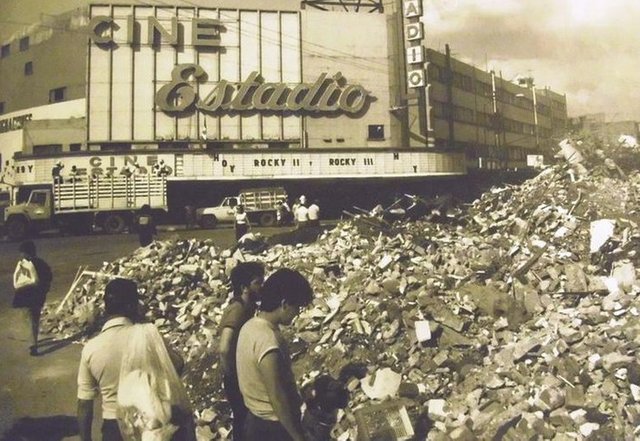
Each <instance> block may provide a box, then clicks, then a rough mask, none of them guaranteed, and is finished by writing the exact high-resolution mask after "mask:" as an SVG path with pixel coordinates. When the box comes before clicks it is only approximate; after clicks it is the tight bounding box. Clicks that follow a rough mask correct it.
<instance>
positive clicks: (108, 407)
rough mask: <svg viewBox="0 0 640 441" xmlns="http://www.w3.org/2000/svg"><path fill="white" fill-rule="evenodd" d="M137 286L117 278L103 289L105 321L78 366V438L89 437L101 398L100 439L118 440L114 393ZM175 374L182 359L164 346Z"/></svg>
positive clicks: (86, 439)
mask: <svg viewBox="0 0 640 441" xmlns="http://www.w3.org/2000/svg"><path fill="white" fill-rule="evenodd" d="M138 300H139V296H138V286H137V285H136V283H135V282H134V281H132V280H129V279H122V278H117V279H113V280H111V281H110V282H109V283H107V286H106V287H105V291H104V310H105V316H106V322H105V324H104V326H103V327H102V330H101V331H100V334H98V335H97V336H95V337H93V338H92V339H90V340H89V341H88V342H87V344H86V345H85V347H84V348H83V349H82V355H81V356H80V367H79V369H78V431H79V435H80V440H81V441H89V440H91V425H92V420H93V401H94V399H95V398H97V396H98V394H100V396H101V397H102V441H122V439H123V438H122V434H121V433H120V428H119V427H118V421H117V419H116V410H117V393H118V384H119V379H120V365H121V361H122V355H123V353H124V351H125V349H126V347H127V341H128V337H129V333H130V331H131V329H132V324H133V323H135V322H137V321H139V318H140V317H139V316H140V314H139V303H138ZM167 351H168V352H169V356H170V357H171V361H172V362H173V364H174V366H175V367H176V370H177V371H178V373H179V372H180V371H181V370H182V367H183V365H184V363H183V361H182V358H181V357H180V355H178V354H177V353H176V352H174V351H172V350H171V349H170V348H169V347H168V346H167Z"/></svg>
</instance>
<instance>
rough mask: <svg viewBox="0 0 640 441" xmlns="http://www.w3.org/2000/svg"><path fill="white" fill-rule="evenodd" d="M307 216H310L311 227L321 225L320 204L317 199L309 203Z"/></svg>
mask: <svg viewBox="0 0 640 441" xmlns="http://www.w3.org/2000/svg"><path fill="white" fill-rule="evenodd" d="M307 216H308V217H309V226H310V227H319V226H320V206H319V205H318V200H317V199H314V200H313V203H312V204H311V205H309V208H308V209H307Z"/></svg>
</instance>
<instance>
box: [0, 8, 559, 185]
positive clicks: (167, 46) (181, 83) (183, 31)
mask: <svg viewBox="0 0 640 441" xmlns="http://www.w3.org/2000/svg"><path fill="white" fill-rule="evenodd" d="M318 3H319V1H318V0H309V1H306V2H302V7H300V6H296V7H295V8H290V7H289V8H287V7H281V8H278V9H271V10H270V9H258V8H256V9H247V8H242V9H241V8H237V7H234V6H233V2H231V4H229V2H227V3H225V5H226V6H224V7H222V6H221V7H216V6H215V5H210V4H209V2H207V5H206V6H204V5H203V6H198V5H196V4H194V5H193V6H167V4H166V2H163V3H162V4H158V5H147V4H143V5H141V4H135V5H134V4H131V5H125V4H117V5H116V4H114V5H108V4H102V5H92V6H90V7H88V8H87V9H80V10H77V11H74V12H73V13H67V14H63V15H61V16H59V17H57V18H55V19H51V20H49V21H48V22H47V23H43V24H40V25H38V26H33V27H31V28H30V29H29V30H27V31H25V33H24V34H23V35H19V36H17V38H15V39H13V40H11V41H9V42H6V43H5V44H4V45H3V46H2V53H1V58H0V155H1V157H0V165H1V167H2V168H1V169H0V175H1V176H2V179H3V180H4V182H10V183H12V184H15V185H44V184H46V183H47V182H49V181H50V180H51V169H52V167H53V165H54V164H55V163H56V162H58V161H60V160H62V161H63V162H64V164H65V165H66V169H67V170H68V169H69V168H70V167H71V166H76V169H77V170H79V172H80V173H81V174H86V175H91V174H109V173H112V174H113V173H117V172H118V170H120V168H122V167H123V166H125V165H126V164H130V163H136V164H137V165H141V166H142V167H141V168H140V169H141V170H143V172H148V171H149V170H150V169H151V167H152V166H153V164H155V163H157V162H159V161H163V162H164V163H165V164H168V166H169V168H170V170H171V177H170V179H172V180H173V181H175V182H199V183H202V182H218V183H220V182H232V181H233V182H244V181H248V180H256V179H258V180H263V181H274V182H275V181H278V182H296V183H298V184H299V183H300V182H302V181H305V180H313V181H315V182H320V181H327V180H333V181H335V180H349V179H351V180H363V179H364V180H372V179H385V178H391V179H396V180H398V179H400V180H402V179H414V180H415V179H430V178H434V177H442V176H449V177H455V176H461V175H464V174H465V173H466V170H467V167H468V166H469V167H477V168H489V169H493V168H516V167H521V166H522V165H524V162H525V161H524V159H525V156H526V154H528V153H535V152H536V149H537V147H538V146H540V145H542V144H544V143H546V142H548V141H549V139H550V138H551V136H552V134H553V132H554V130H559V129H560V128H561V127H562V126H563V125H564V122H563V121H564V119H566V100H565V98H564V96H562V95H559V94H555V93H553V92H551V91H550V90H548V89H542V90H540V89H536V88H534V87H533V85H530V87H521V86H519V85H517V84H514V83H512V82H508V81H505V80H503V79H502V78H500V76H499V75H496V74H494V73H491V72H484V71H482V70H480V69H477V68H475V67H473V66H470V65H468V64H464V63H462V62H460V61H458V60H455V59H453V58H451V57H448V56H447V55H446V54H441V53H439V52H437V51H434V50H428V51H426V60H425V61H428V65H427V66H426V72H427V75H426V78H427V84H426V87H425V88H423V91H422V92H420V90H419V89H415V88H410V87H408V84H407V83H408V80H407V74H408V72H407V71H408V70H409V68H408V67H407V65H406V63H405V46H406V45H407V43H406V41H405V37H404V33H403V30H404V26H405V22H406V16H407V14H406V13H405V12H406V11H403V10H399V11H390V12H387V13H384V12H383V3H382V2H377V1H371V2H370V5H369V7H370V9H371V10H368V9H367V8H365V7H362V8H360V7H356V8H352V10H351V11H348V12H346V11H324V10H318V9H316V8H314V7H313V6H317V4H318ZM354 3H355V2H354ZM347 9H348V8H347ZM356 11H360V12H356ZM371 12H373V13H371ZM403 15H404V16H405V17H404V19H405V20H403ZM328 24H330V25H328ZM371 30H375V32H372V31H371ZM420 93H422V98H421V99H420ZM534 104H535V105H534ZM416 121H417V122H416ZM200 188H201V187H200Z"/></svg>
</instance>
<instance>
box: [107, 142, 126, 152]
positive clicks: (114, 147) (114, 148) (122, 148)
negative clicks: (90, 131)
mask: <svg viewBox="0 0 640 441" xmlns="http://www.w3.org/2000/svg"><path fill="white" fill-rule="evenodd" d="M100 150H101V151H103V152H126V151H129V150H131V144H129V143H124V142H123V143H118V142H112V143H108V144H100Z"/></svg>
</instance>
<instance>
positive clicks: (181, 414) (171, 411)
mask: <svg viewBox="0 0 640 441" xmlns="http://www.w3.org/2000/svg"><path fill="white" fill-rule="evenodd" d="M19 249H20V251H21V252H22V258H21V259H20V261H19V262H18V265H17V266H16V271H15V274H14V288H15V298H14V302H13V306H14V307H15V308H21V309H24V310H25V311H26V312H27V315H28V316H29V320H30V324H31V329H32V335H33V345H32V346H31V348H30V352H31V355H37V352H38V333H39V318H40V311H41V310H42V307H43V305H44V302H45V299H46V295H47V292H48V290H49V287H50V285H51V280H52V274H51V269H50V268H49V266H48V265H47V264H46V262H45V261H44V260H42V259H40V258H39V257H37V254H36V250H35V245H34V244H33V242H31V241H27V242H24V243H22V244H21V245H20V248H19ZM265 274H266V271H265V267H264V266H263V265H262V264H261V263H259V262H240V263H238V264H237V265H236V266H235V267H234V268H233V269H232V271H231V272H230V275H229V279H230V282H231V283H230V285H231V293H230V294H231V295H230V297H231V299H230V301H229V303H228V305H227V307H226V309H225V310H224V312H223V316H222V319H221V321H220V323H219V325H218V326H219V341H218V345H217V347H218V352H219V356H220V366H221V369H222V373H223V378H224V380H223V385H224V393H225V396H226V398H227V400H228V402H229V405H230V407H231V409H232V416H233V431H232V435H233V440H234V441H253V440H260V441H289V440H294V441H305V440H307V441H315V439H314V438H313V437H311V436H310V435H309V433H312V432H313V430H312V428H305V427H303V415H302V414H301V405H302V398H301V395H300V393H299V389H298V387H297V385H296V382H295V378H294V375H293V372H292V369H291V356H290V354H289V352H288V349H287V346H288V342H287V341H286V339H285V338H284V337H283V335H282V334H281V332H280V327H281V326H288V325H290V324H291V323H292V321H293V320H294V319H295V317H296V316H297V315H299V314H300V312H301V311H302V309H303V308H304V307H306V306H307V305H309V304H310V303H311V302H312V300H313V290H312V288H311V286H310V284H309V282H308V281H307V279H306V278H305V277H304V276H303V275H302V274H301V273H299V272H297V271H294V270H291V269H286V268H281V269H278V270H276V271H275V272H273V273H272V274H271V275H269V277H267V278H266V279H265ZM103 301H104V305H103V306H104V316H105V317H104V325H103V326H102V329H101V331H100V332H99V334H98V335H96V336H94V337H93V338H91V339H90V340H89V341H88V342H87V344H86V345H85V346H84V348H83V350H82V353H81V357H80V362H79V368H78V376H77V384H78V388H77V400H78V406H77V409H78V430H79V435H80V439H81V440H82V441H88V440H91V439H92V435H91V434H92V425H93V421H94V419H95V418H94V401H95V400H96V399H98V398H99V399H100V401H101V409H102V412H101V413H102V414H101V420H102V427H101V433H102V440H103V441H122V440H128V441H129V440H136V441H141V440H143V439H158V440H166V441H169V440H173V441H178V440H180V441H182V440H185V441H195V439H196V438H195V430H194V425H193V418H192V417H191V415H192V409H191V408H190V405H189V404H188V400H187V399H186V398H184V397H186V393H185V389H184V386H183V385H182V384H181V382H180V380H179V375H180V373H181V372H182V370H183V368H184V362H183V360H182V358H181V356H180V355H179V352H178V351H176V350H175V348H172V347H170V345H168V344H167V343H166V342H165V341H164V340H163V339H162V337H161V336H160V334H159V333H158V331H157V329H156V328H155V326H154V325H153V324H149V323H144V317H143V314H142V312H141V305H140V298H139V294H138V287H137V285H136V283H135V282H133V281H132V280H129V279H124V278H114V279H112V280H110V281H109V282H108V283H107V285H106V287H105V291H104V297H103ZM212 368H213V367H212ZM178 397H183V398H182V401H180V400H178ZM132 409H133V410H132Z"/></svg>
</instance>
